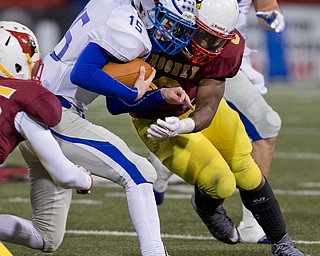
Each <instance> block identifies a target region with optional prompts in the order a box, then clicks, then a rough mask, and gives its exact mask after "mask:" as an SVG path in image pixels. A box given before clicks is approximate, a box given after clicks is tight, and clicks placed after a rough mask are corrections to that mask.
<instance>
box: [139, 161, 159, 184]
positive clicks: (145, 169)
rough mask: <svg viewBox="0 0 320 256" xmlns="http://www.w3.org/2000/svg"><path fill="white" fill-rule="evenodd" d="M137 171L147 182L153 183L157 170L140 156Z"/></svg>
mask: <svg viewBox="0 0 320 256" xmlns="http://www.w3.org/2000/svg"><path fill="white" fill-rule="evenodd" d="M138 166H139V171H140V173H141V175H142V176H143V178H144V179H145V180H146V181H147V182H148V183H154V182H155V181H156V179H157V172H156V170H155V168H154V167H153V165H152V164H151V163H150V162H149V161H148V160H147V159H146V158H143V157H141V159H140V160H139V163H138Z"/></svg>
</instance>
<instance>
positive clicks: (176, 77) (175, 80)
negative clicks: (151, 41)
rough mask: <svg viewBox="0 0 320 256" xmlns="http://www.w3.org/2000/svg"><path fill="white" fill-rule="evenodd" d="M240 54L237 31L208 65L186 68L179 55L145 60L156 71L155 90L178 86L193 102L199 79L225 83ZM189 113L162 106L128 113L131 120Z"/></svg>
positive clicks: (241, 42)
mask: <svg viewBox="0 0 320 256" xmlns="http://www.w3.org/2000/svg"><path fill="white" fill-rule="evenodd" d="M243 51H244V39H243V38H242V36H241V35H240V33H239V32H238V31H236V38H235V39H234V40H233V41H232V42H231V43H230V44H229V45H228V46H227V47H226V48H225V49H224V51H223V52H222V53H221V54H219V55H218V56H217V57H216V58H215V59H213V60H212V61H211V62H209V63H208V64H205V65H203V66H196V65H193V64H190V62H189V61H188V60H187V59H186V57H185V56H184V54H183V53H182V52H180V53H178V54H177V55H174V56H169V55H166V54H164V53H159V54H155V53H153V54H152V55H151V56H150V57H149V58H148V60H147V62H149V63H150V65H151V66H153V67H154V68H155V69H156V70H157V73H156V77H155V79H154V80H153V83H154V84H156V85H157V87H158V88H161V87H165V86H166V87H177V86H181V87H182V88H183V89H184V90H185V91H186V93H187V94H188V95H189V97H190V100H191V101H192V102H195V97H196V91H197V86H198V84H199V82H200V81H201V80H203V79H216V80H223V81H224V80H225V79H226V78H231V77H234V76H235V75H236V74H237V72H238V70H239V68H240V66H241V61H242V56H243ZM188 110H189V109H188V108H187V107H185V106H182V105H171V104H168V103H164V104H162V105H161V106H157V107H156V108H152V109H148V110H144V111H140V112H135V113H130V115H132V116H133V117H138V118H145V119H157V118H164V117H167V116H180V115H182V114H184V113H185V112H187V111H188Z"/></svg>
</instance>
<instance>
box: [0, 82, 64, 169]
mask: <svg viewBox="0 0 320 256" xmlns="http://www.w3.org/2000/svg"><path fill="white" fill-rule="evenodd" d="M20 111H24V112H25V113H27V114H28V115H29V116H30V117H33V118H34V119H36V120H38V121H40V122H42V123H45V124H47V125H48V126H55V125H57V124H58V123H59V122H60V119H61V111H62V110H61V105H60V102H59V100H58V99H57V97H56V96H54V95H53V94H52V93H51V92H50V91H49V90H47V89H46V88H44V87H43V86H41V85H39V84H38V83H36V82H34V81H31V80H19V79H10V78H3V77H0V164H1V163H3V162H4V160H5V159H6V158H7V156H8V155H9V154H10V153H11V152H12V151H13V150H14V149H15V147H16V146H17V145H18V144H19V142H21V141H22V140H23V138H22V136H20V135H19V134H18V133H17V131H16V129H15V127H14V118H15V115H16V114H17V112H20Z"/></svg>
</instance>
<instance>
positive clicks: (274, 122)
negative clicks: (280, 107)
mask: <svg viewBox="0 0 320 256" xmlns="http://www.w3.org/2000/svg"><path fill="white" fill-rule="evenodd" d="M264 117H265V118H264V119H262V122H260V130H261V135H262V138H274V137H277V136H278V133H279V131H280V128H281V118H280V116H279V114H278V113H277V112H275V111H274V110H273V109H270V110H269V111H268V112H267V113H266V114H265V115H264Z"/></svg>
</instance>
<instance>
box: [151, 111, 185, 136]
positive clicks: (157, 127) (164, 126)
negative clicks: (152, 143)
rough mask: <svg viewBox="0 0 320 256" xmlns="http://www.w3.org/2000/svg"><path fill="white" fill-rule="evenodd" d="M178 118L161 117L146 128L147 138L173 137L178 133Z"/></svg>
mask: <svg viewBox="0 0 320 256" xmlns="http://www.w3.org/2000/svg"><path fill="white" fill-rule="evenodd" d="M179 130H180V120H179V118H178V117H175V116H171V117H166V118H165V121H164V120H162V119H158V120H157V124H152V125H151V126H150V128H148V130H147V132H148V138H150V139H153V140H165V139H168V138H171V137H175V136H177V135H178V134H179Z"/></svg>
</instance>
